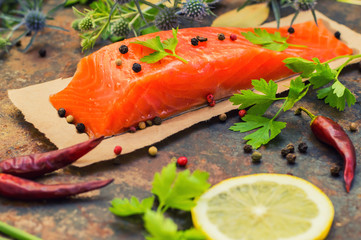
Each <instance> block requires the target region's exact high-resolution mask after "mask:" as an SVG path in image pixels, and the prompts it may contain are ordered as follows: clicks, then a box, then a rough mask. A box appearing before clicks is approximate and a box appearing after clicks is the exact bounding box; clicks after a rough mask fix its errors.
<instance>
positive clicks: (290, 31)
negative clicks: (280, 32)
mask: <svg viewBox="0 0 361 240" xmlns="http://www.w3.org/2000/svg"><path fill="white" fill-rule="evenodd" d="M287 32H288V33H289V34H293V33H295V29H294V28H293V27H289V28H288V30H287Z"/></svg>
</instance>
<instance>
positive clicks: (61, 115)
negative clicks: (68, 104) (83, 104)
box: [58, 108, 66, 117]
mask: <svg viewBox="0 0 361 240" xmlns="http://www.w3.org/2000/svg"><path fill="white" fill-rule="evenodd" d="M65 114H66V111H65V109H64V108H59V109H58V115H59V117H65Z"/></svg>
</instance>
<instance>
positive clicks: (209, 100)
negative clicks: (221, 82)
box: [207, 94, 214, 103]
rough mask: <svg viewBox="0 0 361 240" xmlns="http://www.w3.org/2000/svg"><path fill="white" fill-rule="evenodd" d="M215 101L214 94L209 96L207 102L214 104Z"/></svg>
mask: <svg viewBox="0 0 361 240" xmlns="http://www.w3.org/2000/svg"><path fill="white" fill-rule="evenodd" d="M213 101H214V96H213V94H208V95H207V102H209V103H211V102H213Z"/></svg>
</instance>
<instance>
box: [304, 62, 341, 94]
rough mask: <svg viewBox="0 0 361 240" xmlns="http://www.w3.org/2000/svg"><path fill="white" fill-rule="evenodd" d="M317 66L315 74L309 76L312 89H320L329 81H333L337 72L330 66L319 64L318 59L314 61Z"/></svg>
mask: <svg viewBox="0 0 361 240" xmlns="http://www.w3.org/2000/svg"><path fill="white" fill-rule="evenodd" d="M316 62H317V65H316V67H315V69H316V72H314V73H312V74H310V75H309V77H310V79H309V81H310V83H311V84H312V86H313V88H314V89H317V88H320V87H322V86H324V85H326V84H328V83H330V82H331V81H333V80H335V78H336V74H337V72H336V71H335V70H333V69H331V68H330V66H329V65H328V64H326V63H323V64H322V63H320V62H319V61H318V59H316Z"/></svg>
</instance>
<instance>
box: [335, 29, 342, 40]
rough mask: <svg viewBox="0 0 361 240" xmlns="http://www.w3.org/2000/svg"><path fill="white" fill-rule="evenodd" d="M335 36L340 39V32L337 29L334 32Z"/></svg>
mask: <svg viewBox="0 0 361 240" xmlns="http://www.w3.org/2000/svg"><path fill="white" fill-rule="evenodd" d="M334 35H335V38H337V39H339V40H340V39H341V33H340V32H339V31H337V32H335V34H334Z"/></svg>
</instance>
